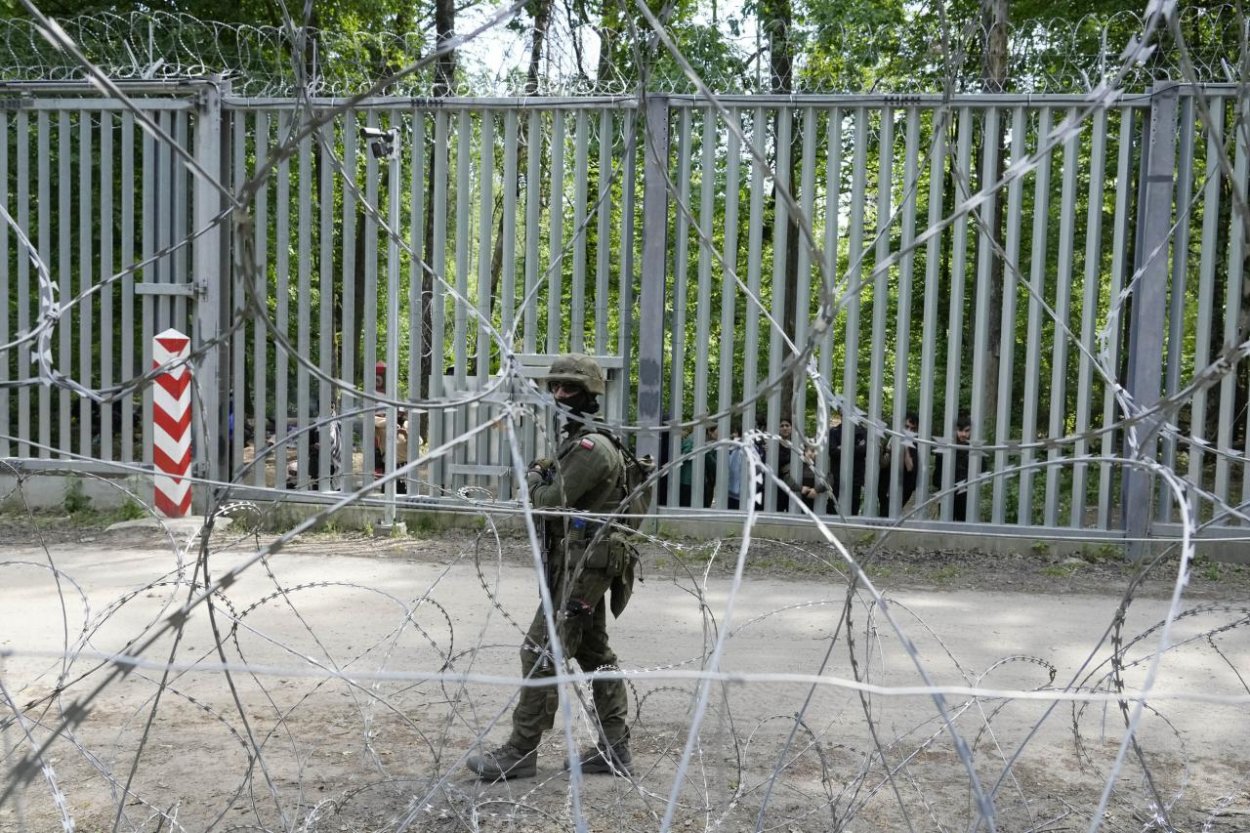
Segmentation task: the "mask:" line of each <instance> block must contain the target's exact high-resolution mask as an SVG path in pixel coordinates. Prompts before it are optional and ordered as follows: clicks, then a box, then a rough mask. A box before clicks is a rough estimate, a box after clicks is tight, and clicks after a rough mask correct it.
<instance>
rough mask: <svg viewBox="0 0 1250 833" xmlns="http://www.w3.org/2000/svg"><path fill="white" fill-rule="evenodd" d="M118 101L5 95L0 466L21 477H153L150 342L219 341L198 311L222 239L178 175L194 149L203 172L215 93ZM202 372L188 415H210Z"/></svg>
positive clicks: (20, 88) (146, 89)
mask: <svg viewBox="0 0 1250 833" xmlns="http://www.w3.org/2000/svg"><path fill="white" fill-rule="evenodd" d="M126 89H127V91H128V92H129V93H131V94H132V97H131V98H130V99H129V101H127V102H122V101H120V100H117V99H111V98H101V97H98V96H97V95H95V94H94V90H92V89H91V88H88V87H87V86H86V85H82V84H65V85H60V84H31V85H23V84H7V85H6V87H5V91H4V94H3V95H4V97H3V98H0V207H2V208H3V210H4V211H5V212H6V213H7V215H8V216H7V217H5V218H4V220H5V221H4V222H3V223H0V297H4V298H6V299H7V307H6V315H3V316H0V344H6V345H9V349H7V350H6V351H5V354H4V356H3V361H0V457H5V458H10V457H12V458H22V465H23V466H24V467H26V468H28V469H33V470H38V469H41V468H42V469H56V468H63V469H69V470H73V471H84V472H104V471H113V472H115V471H117V465H116V464H131V465H133V464H142V465H144V466H150V464H151V461H152V431H151V423H150V420H149V419H148V414H149V413H150V409H151V397H152V394H151V389H150V387H148V386H142V390H141V392H136V388H137V386H136V381H137V380H138V379H139V378H140V377H142V376H143V375H144V374H145V373H147V372H148V371H150V369H151V365H152V337H153V335H155V334H156V333H158V332H161V331H163V330H164V329H166V328H169V327H174V328H176V329H178V330H180V331H182V332H184V333H186V334H188V335H192V336H193V337H194V338H195V339H196V340H197V343H198V344H201V345H202V343H203V338H204V336H203V334H204V332H208V333H215V332H216V330H217V321H216V318H215V316H208V317H207V318H204V314H205V309H204V304H203V300H204V299H205V298H207V297H209V296H210V294H211V287H212V285H213V284H214V283H215V282H216V280H217V278H218V277H219V276H220V274H221V273H222V263H221V255H222V249H221V248H220V242H221V241H220V237H219V236H218V235H216V234H215V233H214V232H213V230H212V229H209V230H208V231H207V232H205V228H206V226H208V225H210V223H209V222H208V220H207V217H211V216H212V215H213V214H215V213H217V211H216V210H214V209H213V207H212V205H211V203H212V200H209V204H205V200H204V198H203V194H202V193H201V189H200V186H199V184H197V183H198V182H199V181H200V178H197V177H195V176H193V175H192V173H191V172H190V171H189V169H188V164H187V162H188V160H195V159H197V157H202V156H203V155H204V153H205V150H206V149H207V150H209V151H210V160H211V148H212V143H213V142H214V141H215V137H216V135H217V133H218V131H217V130H216V129H215V128H214V127H212V126H211V124H210V125H209V127H208V129H207V130H205V129H203V128H204V126H205V125H206V124H208V123H209V122H210V121H211V118H212V113H213V111H214V109H215V101H216V93H215V90H214V89H213V88H212V87H211V85H207V84H140V85H128V86H127V87H126ZM207 173H209V175H210V176H211V175H212V165H211V161H210V164H209V165H208V169H207ZM197 193H201V195H200V197H199V198H198V199H197V196H196V195H197ZM197 230H198V231H197ZM23 336H24V337H23ZM14 342H16V343H14ZM210 359H211V356H210ZM208 365H209V366H208V367H206V368H204V369H202V371H201V373H200V374H199V377H198V378H197V393H198V394H199V395H198V396H197V400H196V402H197V408H199V407H201V406H202V405H208V406H210V410H211V409H212V408H215V403H216V401H217V399H218V395H217V391H216V388H215V385H212V386H210V389H206V388H205V387H204V382H206V381H208V376H209V375H210V374H211V361H210V362H209V363H208ZM36 381H37V382H38V383H35V384H32V383H33V382H36ZM51 382H55V384H49V383H51ZM88 392H91V393H90V395H87V393H88ZM101 400H103V401H101ZM197 423H198V424H199V425H200V426H201V427H202V426H203V424H204V423H203V420H199V419H197ZM196 442H197V446H198V449H199V450H198V452H197V455H196V456H197V459H198V460H200V461H201V463H202V465H201V466H200V468H199V471H200V472H201V473H205V474H207V473H211V467H206V466H205V465H203V463H204V462H206V461H208V460H211V459H212V455H205V454H204V453H203V445H204V437H203V433H201V435H200V436H198V437H197V440H196ZM144 480H145V481H146V478H145V479H144ZM143 487H144V488H148V489H150V483H144V486H143Z"/></svg>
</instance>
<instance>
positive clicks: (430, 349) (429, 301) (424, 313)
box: [409, 0, 456, 440]
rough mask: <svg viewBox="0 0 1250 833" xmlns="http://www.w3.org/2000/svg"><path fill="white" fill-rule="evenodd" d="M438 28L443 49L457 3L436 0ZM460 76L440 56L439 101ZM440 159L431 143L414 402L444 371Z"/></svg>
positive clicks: (421, 421) (423, 419) (450, 55)
mask: <svg viewBox="0 0 1250 833" xmlns="http://www.w3.org/2000/svg"><path fill="white" fill-rule="evenodd" d="M434 28H435V33H436V34H435V43H436V44H437V45H438V48H440V49H441V48H442V47H443V46H444V45H445V44H446V43H447V42H448V41H450V40H451V39H452V38H454V37H455V36H456V5H455V3H454V2H453V0H435V3H434ZM455 76H456V55H455V52H447V53H446V54H443V55H440V56H439V57H438V60H437V61H435V62H434V88H433V93H434V97H435V98H446V97H448V96H450V95H451V94H452V91H453V89H454V88H455ZM436 159H437V157H436V156H435V153H434V145H433V144H432V143H431V145H430V149H429V158H428V164H427V165H426V166H425V170H426V171H427V176H428V179H427V180H426V183H425V197H426V198H425V204H426V211H425V230H424V233H425V244H424V246H423V248H422V252H423V254H424V256H423V257H422V259H421V266H422V268H421V275H420V277H419V278H418V276H416V275H413V276H412V278H411V280H414V281H415V280H420V281H421V295H420V301H419V305H420V308H421V347H420V355H419V357H418V360H417V363H416V364H417V378H416V379H414V380H411V382H410V383H409V387H410V388H412V389H414V390H415V391H416V393H415V395H414V398H417V399H425V398H428V397H429V395H430V379H431V378H432V377H433V375H434V374H435V373H442V368H441V367H434V366H433V359H434V338H435V334H434V333H433V332H431V329H432V326H433V324H432V316H431V314H430V311H431V309H432V306H433V304H435V303H436V300H435V297H434V276H433V275H432V274H430V270H429V269H428V268H424V267H428V265H429V263H430V261H431V255H432V252H433V251H434V182H435V180H436V179H437V178H438V177H439V176H442V175H443V172H442V171H436V170H435V169H434V164H435V161H436ZM437 337H438V338H442V337H443V334H442V333H439V334H438V335H437ZM429 430H430V429H429V419H428V417H427V416H426V415H425V414H424V413H420V412H419V414H418V416H417V433H418V435H419V436H420V437H421V438H422V439H423V440H424V439H428V437H429Z"/></svg>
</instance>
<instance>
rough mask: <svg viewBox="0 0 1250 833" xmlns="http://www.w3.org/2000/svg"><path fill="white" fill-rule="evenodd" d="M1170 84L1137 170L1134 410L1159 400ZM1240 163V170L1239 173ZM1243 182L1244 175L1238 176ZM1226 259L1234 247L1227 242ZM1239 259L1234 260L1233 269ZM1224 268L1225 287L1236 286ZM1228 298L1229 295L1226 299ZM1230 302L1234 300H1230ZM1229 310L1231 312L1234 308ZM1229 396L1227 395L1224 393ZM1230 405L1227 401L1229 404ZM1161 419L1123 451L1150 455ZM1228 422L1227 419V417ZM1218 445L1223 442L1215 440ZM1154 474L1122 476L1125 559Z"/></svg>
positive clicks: (1146, 530)
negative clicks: (1139, 195) (1139, 176)
mask: <svg viewBox="0 0 1250 833" xmlns="http://www.w3.org/2000/svg"><path fill="white" fill-rule="evenodd" d="M1177 97H1178V92H1177V87H1176V85H1175V84H1163V85H1160V86H1159V87H1156V89H1155V91H1154V94H1153V95H1152V96H1151V107H1150V146H1149V149H1148V155H1147V156H1146V157H1145V159H1146V170H1145V171H1144V172H1143V173H1144V176H1143V178H1142V179H1143V192H1142V213H1141V223H1142V225H1141V227H1140V229H1139V231H1138V234H1137V239H1138V241H1139V245H1138V252H1139V253H1140V254H1141V257H1142V262H1141V267H1140V270H1139V274H1140V276H1141V277H1140V279H1139V281H1138V285H1137V291H1136V293H1135V297H1134V303H1133V320H1132V322H1130V330H1129V356H1128V379H1127V385H1126V388H1127V389H1128V393H1129V395H1130V396H1131V397H1132V399H1133V403H1134V405H1135V406H1136V407H1137V408H1138V409H1139V412H1141V411H1146V410H1149V409H1150V408H1153V407H1154V406H1155V405H1156V404H1157V403H1158V401H1159V395H1160V383H1161V381H1162V378H1161V377H1162V374H1163V368H1162V366H1161V364H1160V362H1159V357H1160V356H1162V355H1163V338H1164V318H1165V315H1166V305H1167V291H1168V271H1169V268H1168V244H1169V238H1170V236H1171V231H1170V229H1171V225H1172V198H1173V191H1172V188H1173V184H1172V178H1173V175H1174V173H1175V170H1176V102H1177ZM1244 170H1245V169H1244V167H1243V168H1242V170H1241V173H1244ZM1243 181H1244V180H1243ZM1229 252H1230V254H1229V257H1230V264H1231V258H1232V257H1233V256H1234V255H1237V256H1238V257H1240V252H1237V251H1235V247H1230V250H1229ZM1239 267H1240V264H1239V263H1238V268H1239ZM1233 276H1234V272H1233V269H1232V268H1230V269H1229V286H1230V287H1234V286H1237V287H1239V286H1240V283H1239V282H1237V281H1234V280H1233ZM1230 300H1231V298H1230ZM1230 307H1235V305H1233V304H1230ZM1230 315H1232V316H1233V317H1234V321H1233V323H1234V324H1235V315H1236V313H1235V311H1234V312H1231V313H1230ZM1229 399H1230V400H1231V397H1229ZM1230 404H1231V403H1230ZM1161 422H1162V419H1161V418H1160V417H1159V416H1157V415H1156V416H1152V417H1150V418H1148V419H1145V420H1143V421H1142V422H1140V423H1138V424H1137V425H1134V426H1130V427H1129V428H1128V430H1127V432H1126V433H1127V437H1126V439H1127V440H1128V456H1129V457H1131V458H1133V459H1141V460H1153V459H1154V456H1155V443H1156V441H1157V435H1158V429H1159V425H1160V424H1161ZM1230 422H1231V420H1230ZM1221 447H1224V446H1223V444H1221ZM1153 492H1154V476H1153V475H1152V474H1151V473H1149V472H1146V471H1143V470H1141V469H1137V468H1134V467H1131V466H1130V467H1129V468H1128V469H1127V470H1126V471H1125V477H1124V521H1125V523H1124V531H1125V534H1126V535H1127V536H1128V538H1129V540H1130V543H1129V552H1128V555H1129V558H1130V559H1133V560H1137V559H1140V558H1142V557H1143V556H1144V555H1145V554H1146V547H1145V546H1144V545H1143V544H1142V543H1141V541H1142V539H1144V538H1145V537H1146V536H1147V535H1149V534H1150V522H1151V515H1152V513H1153V509H1154V499H1153Z"/></svg>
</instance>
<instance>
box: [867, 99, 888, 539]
mask: <svg viewBox="0 0 1250 833" xmlns="http://www.w3.org/2000/svg"><path fill="white" fill-rule="evenodd" d="M877 154H878V156H877V160H878V166H877V206H876V214H877V216H876V232H875V234H874V235H873V269H872V271H873V277H872V284H873V291H872V336H871V338H872V344H873V348H874V349H873V350H872V351H871V352H872V355H871V357H870V359H869V363H868V373H869V384H868V424H867V426H866V429H867V436H868V445H867V446H866V448H865V449H864V457H865V459H864V485H863V490H864V491H863V497H862V498H861V501H862V502H861V504H860V506H861V508H862V509H863V511H864V514H866V515H876V514H877V513H878V509H879V507H878V506H877V480H878V478H879V476H880V474H881V439H880V437H881V429H880V425H881V423H882V404H883V402H884V399H885V361H886V349H885V347H886V344H887V343H888V341H889V334H888V332H887V327H888V322H889V313H890V269H889V267H888V266H887V263H888V262H889V259H890V224H891V222H892V221H893V219H894V218H893V213H894V109H893V108H892V107H883V108H881V127H880V131H879V133H878V140H877Z"/></svg>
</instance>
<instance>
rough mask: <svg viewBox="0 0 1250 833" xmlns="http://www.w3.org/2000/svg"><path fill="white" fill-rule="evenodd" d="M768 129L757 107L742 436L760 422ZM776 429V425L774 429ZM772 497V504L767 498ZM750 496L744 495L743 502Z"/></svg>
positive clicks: (753, 133) (769, 505)
mask: <svg viewBox="0 0 1250 833" xmlns="http://www.w3.org/2000/svg"><path fill="white" fill-rule="evenodd" d="M767 140H768V128H767V126H766V125H765V122H764V108H763V107H755V108H754V109H753V110H752V111H751V150H752V153H751V192H750V193H751V206H750V216H749V218H748V219H747V231H748V234H747V271H746V290H747V291H746V329H745V332H744V333H743V342H742V356H743V370H742V399H743V401H749V402H752V403H753V404H752V406H751V407H750V408H748V409H747V410H746V411H744V412H743V414H742V421H743V429H744V430H743V434H744V435H745V433H746V432H747V431H754V430H755V428H756V426H757V425H758V423H759V418H760V415H759V413H758V412H757V411H756V406H755V404H754V400H755V394H756V388H757V386H758V384H759V346H760V345H759V342H760V306H761V303H762V299H761V296H760V282H761V281H760V260H761V258H762V256H763V255H762V250H763V248H764V242H763V228H764V177H765V174H766V172H765V170H764V165H763V164H762V163H761V162H760V160H761V159H764V158H766V154H767V151H768V148H767ZM773 428H774V429H776V426H775V425H774V426H773ZM772 445H773V447H772V448H771V449H769V451H770V452H771V453H772V455H773V456H772V457H771V458H770V461H775V460H776V459H777V451H776V443H775V442H774V443H773V444H772ZM765 483H766V485H765V487H764V500H765V503H764V504H763V508H764V509H770V508H772V506H775V505H776V498H775V493H776V490H775V489H773V488H771V486H770V485H767V484H768V480H767V479H765ZM770 495H771V496H773V501H772V503H769V502H768V496H770ZM746 499H747V496H746V495H743V500H746Z"/></svg>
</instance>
